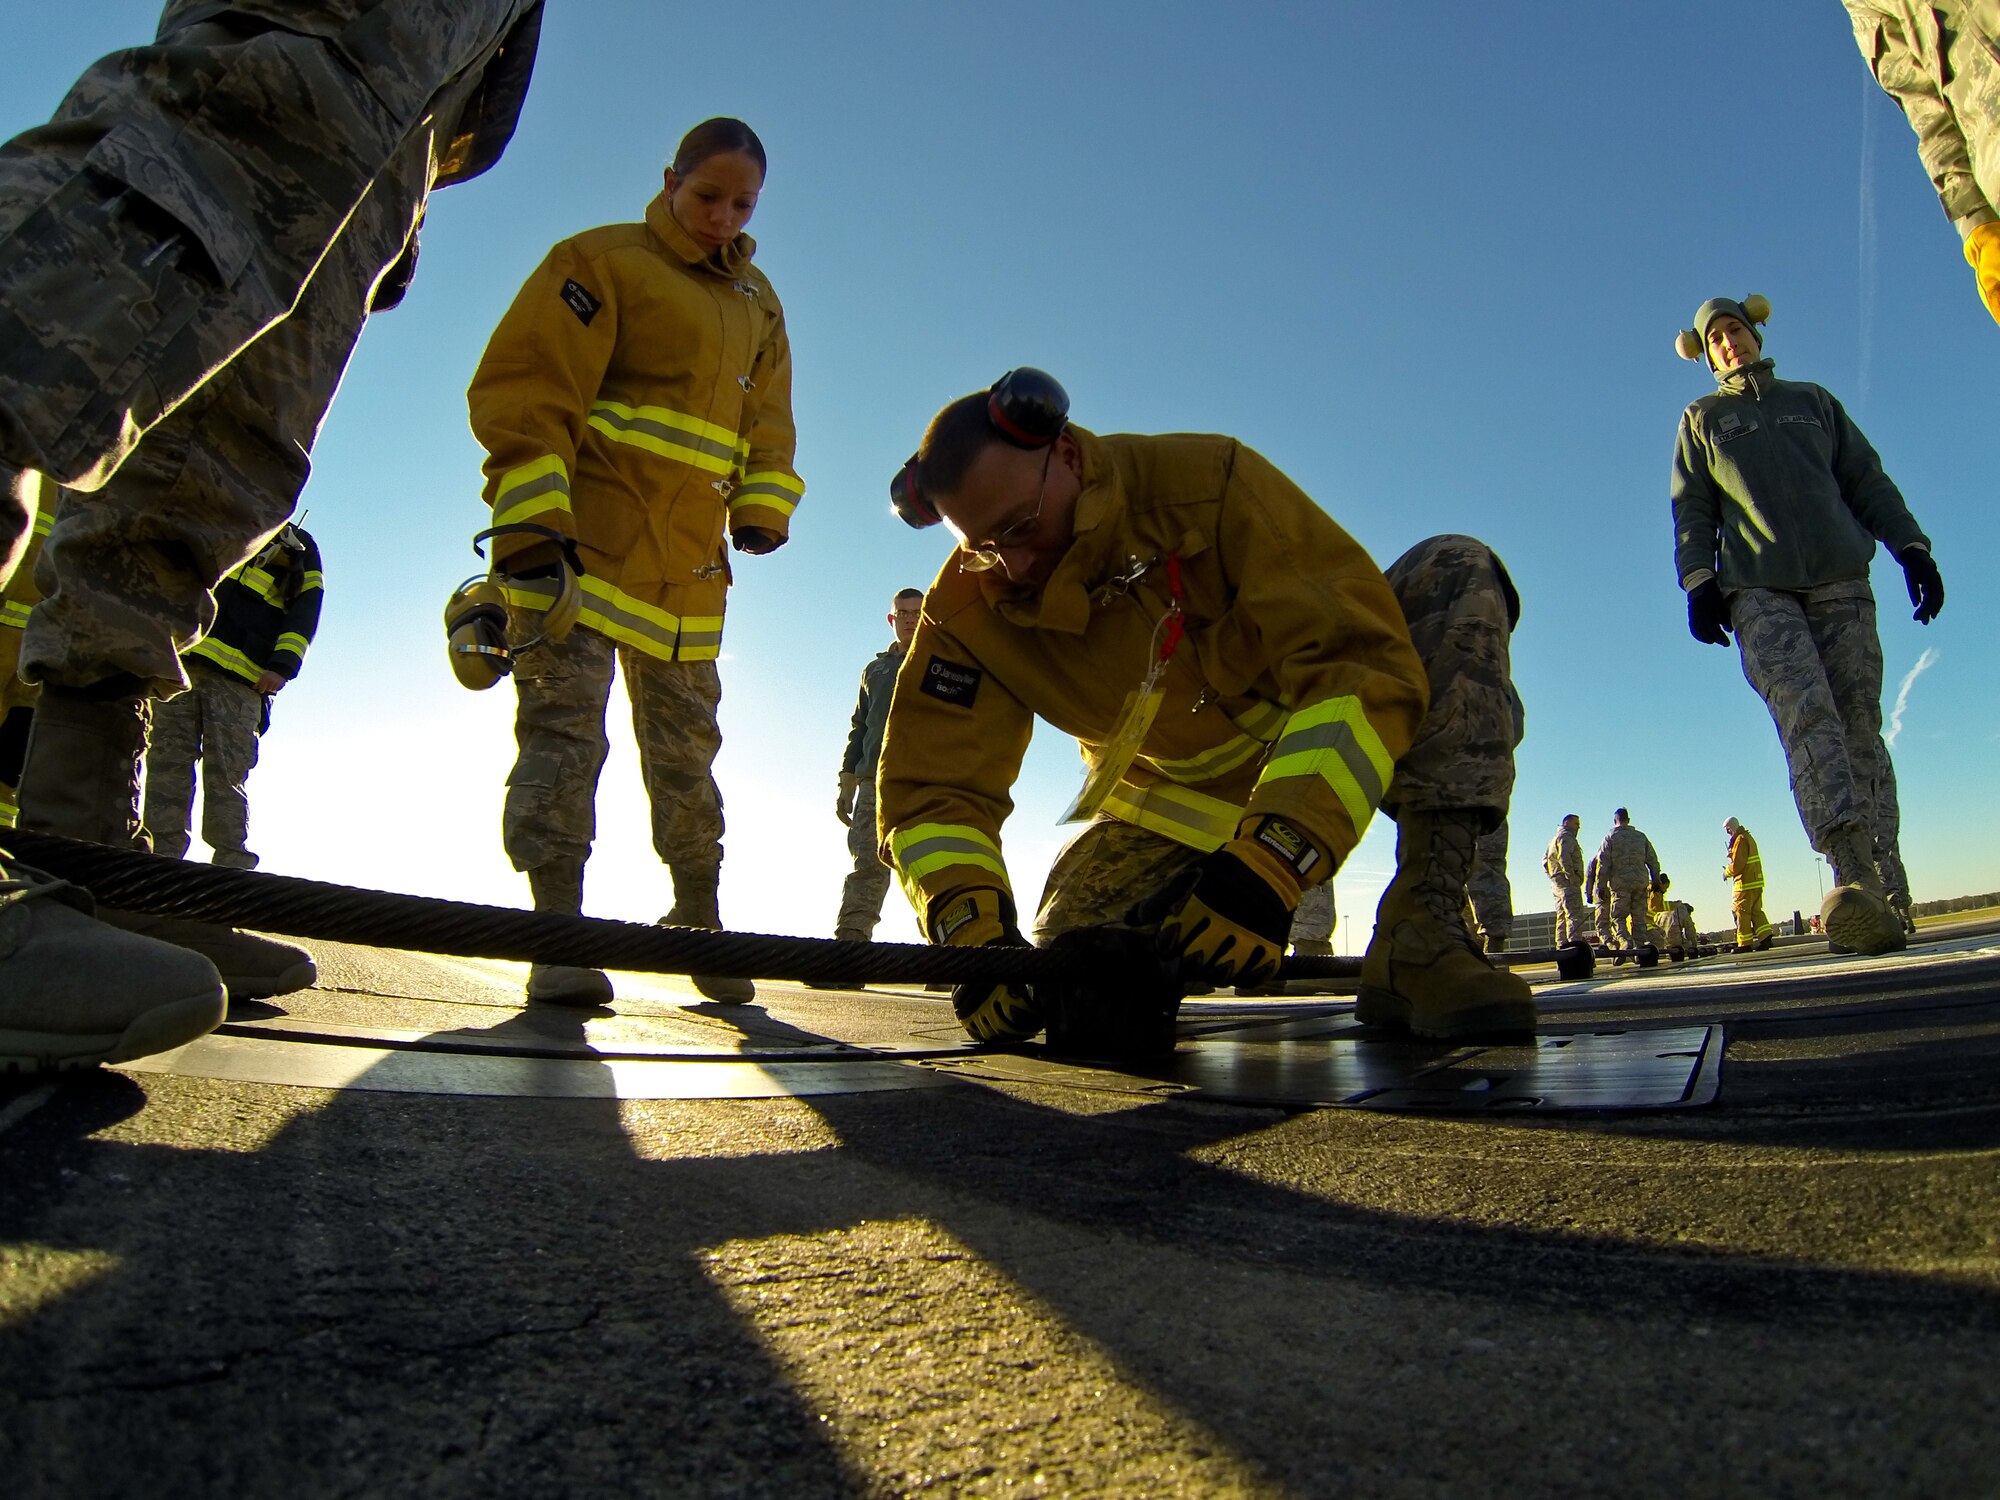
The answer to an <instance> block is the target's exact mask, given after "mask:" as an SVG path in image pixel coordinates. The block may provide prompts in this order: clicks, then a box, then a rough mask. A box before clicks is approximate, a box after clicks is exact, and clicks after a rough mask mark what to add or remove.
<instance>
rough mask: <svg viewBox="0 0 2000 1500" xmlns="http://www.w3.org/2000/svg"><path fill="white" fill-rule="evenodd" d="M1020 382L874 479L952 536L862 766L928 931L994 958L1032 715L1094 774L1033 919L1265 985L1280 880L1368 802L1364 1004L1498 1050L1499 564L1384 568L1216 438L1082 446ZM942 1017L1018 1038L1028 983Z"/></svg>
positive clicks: (1507, 1010) (1505, 617)
mask: <svg viewBox="0 0 2000 1500" xmlns="http://www.w3.org/2000/svg"><path fill="white" fill-rule="evenodd" d="M1067 414H1068V397H1067V395H1066V394H1064V393H1063V391H1062V388H1061V386H1060V385H1058V384H1057V383H1056V382H1055V381H1054V380H1053V378H1051V377H1050V376H1048V375H1046V374H1044V373H1043V372H1041V371H1039V370H1030V369H1020V370H1015V371H1011V372H1009V374H1008V375H1007V376H1006V377H1004V378H1003V379H1002V380H1001V381H1000V382H999V383H998V384H996V385H995V386H994V387H993V388H992V389H991V390H990V391H981V392H979V393H977V394H975V395H970V396H966V397H963V398H961V399H960V400H958V401H954V402H953V403H951V404H950V405H949V406H947V407H945V408H944V410H943V411H941V412H939V413H938V415H937V417H936V418H935V419H934V420H933V421H932V423H931V425H930V429H929V431H928V432H927V433H926V434H925V436H924V440H923V445H922V447H921V448H920V449H919V450H918V453H917V455H916V456H915V457H913V458H912V459H911V460H910V462H909V463H908V464H907V465H906V466H905V467H904V469H903V471H902V472H901V473H900V474H899V475H898V476H897V478H896V481H895V483H894V484H893V485H892V486H891V496H892V500H893V501H894V503H895V505H896V508H897V509H898V511H899V513H901V514H902V516H903V518H904V519H905V520H906V521H909V522H910V523H911V524H913V525H929V524H933V523H934V522H936V521H939V520H942V521H944V522H945V523H946V524H947V525H949V526H950V528H951V530H952V532H953V533H954V535H955V536H956V537H957V538H958V542H959V545H958V548H957V549H956V550H955V551H954V552H953V553H952V554H951V556H950V557H949V558H948V559H947V560H946V562H945V564H944V567H943V570H942V571H941V572H940V573H939V574H938V577H937V580H936V582H935V583H933V584H932V585H931V588H930V591H929V593H928V595H927V597H926V600H925V607H924V613H923V618H922V620H921V622H920V623H919V625H918V627H917V634H916V638H915V639H914V641H912V643H911V646H910V652H909V657H908V659H907V661H906V663H905V665H904V668H903V670H902V672H901V673H900V674H899V675H898V677H897V680H896V691H895V696H894V698H893V700H892V703H891V707H890V710H889V723H888V731H887V735H886V737H885V739H884V743H883V750H882V759H881V767H880V772H879V777H878V784H877V787H878V817H879V831H880V833H881V836H882V839H883V843H884V848H885V857H886V858H887V859H888V860H889V861H890V862H891V863H892V864H893V866H894V867H895V869H896V872H897V874H898V876H899V877H900V879H901V881H902V884H903V888H904V890H905V892H906V893H907V894H908V896H909V898H910V900H911V902H912V903H913V905H914V906H915V908H916V910H917V913H918V915H919V918H920V920H921V922H922V924H923V927H924V931H925V933H926V934H927V935H928V936H929V938H930V939H931V941H933V942H936V943H947V944H953V945H961V946H964V945H976V944H988V943H1019V942H1022V941H1024V939H1023V937H1022V935H1021V933H1020V930H1019V927H1018V925H1017V917H1016V905H1015V897H1014V892H1013V889H1012V885H1011V883H1010V881H1009V878H1008V874H1007V866H1006V862H1005V860H1004V858H1003V857H1002V852H1001V843H1000V835H1001V825H1002V823H1003V822H1004V821H1005V820H1006V818H1007V815H1008V813H1009V812H1010V811H1011V809H1012V806H1013V802H1012V797H1011V788H1012V786H1013V783H1014V780H1015V778H1016V776H1017V775H1018V774H1019V772H1020V768H1021V759H1022V755H1023V752H1024V751H1025V750H1026V748H1027V745H1028V738H1029V733H1030V731H1031V729H1032V728H1033V725H1034V721H1035V719H1036V718H1037V717H1039V718H1041V719H1043V720H1046V721H1047V722H1048V723H1050V724H1052V725H1054V726H1055V727H1056V728H1058V729H1060V730H1062V731H1064V732H1065V733H1068V734H1071V735H1074V736H1075V737H1076V738H1077V739H1078V740H1079V741H1080V742H1081V744H1082V746H1083V749H1084V754H1085V757H1086V759H1087V760H1088V761H1089V762H1090V763H1091V765H1092V768H1093V769H1092V772H1091V775H1090V777H1089V778H1088V779H1087V780H1086V782H1085V787H1084V791H1083V793H1082V795H1081V796H1080V797H1079V803H1078V806H1077V808H1076V809H1074V810H1073V816H1075V817H1078V818H1088V822H1087V823H1086V825H1085V827H1084V828H1083V829H1082V831H1081V832H1080V833H1079V834H1078V835H1077V836H1076V838H1075V839H1074V840H1073V841H1072V842H1071V843H1070V844H1069V846H1068V847H1067V848H1066V849H1065V850H1064V851H1063V852H1062V854H1061V855H1060V856H1059V857H1058V859H1057V861H1056V864H1055V867H1054V869H1053V870H1052V871H1051V872H1050V875H1049V880H1048V885H1047V888H1046V889H1045V890H1044V892H1043V894H1042V899H1041V903H1040V908H1039V912H1038V914H1037V916H1036V917H1035V920H1034V933H1035V936H1036V937H1037V938H1038V939H1042V940H1047V939H1050V938H1053V937H1055V936H1056V935H1058V934H1061V933H1063V932H1067V931H1071V930H1073V929H1077V928H1082V927H1090V926H1096V925H1101V924H1116V923H1124V922H1128V921H1129V922H1130V923H1131V924H1132V925H1138V926H1144V927H1151V928H1154V929H1156V931H1157V935H1158V942H1159V944H1160V947H1161V949H1162V951H1163V952H1164V953H1165V954H1166V955H1167V956H1168V957H1170V958H1173V959H1176V960H1178V963H1179V972H1180V975H1181V977H1182V979H1183V980H1184V981H1186V982H1203V981H1205V982H1209V983H1213V984H1218V985H1226V984H1238V983H1244V982H1249V983H1255V982H1257V981H1258V980H1260V979H1264V978H1268V977H1269V975H1270V974H1271V973H1272V972H1273V970H1274V969H1275V967H1276V964H1277V961H1278V958H1279V955H1281V954H1282V953H1283V952H1284V949H1285V942H1286V937H1287V933H1288V930H1289V929H1290V927H1291V923H1292V915H1293V911H1294V909H1295V908H1296V907H1297V906H1298V904H1299V900H1300V896H1301V894H1302V892H1304V891H1305V890H1307V889H1308V888H1310V887H1313V886H1316V885H1319V884H1320V883H1322V882H1324V881H1325V880H1327V879H1329V878H1330V877H1331V876H1332V875H1333V874H1334V872H1335V871H1336V870H1337V869H1338V868H1339V866H1340V864H1341V862H1342V861H1343V860H1345V859H1346V858H1347V856H1348V854H1349V853H1350V852H1351V851H1352V850H1353V848H1354V846H1355V844H1356V843H1357V842H1358V841H1359V839H1360V837H1361V834H1362V831H1363V829H1365V828H1366V827H1367V825H1368V821H1369V819H1370V818H1371V817H1372V816H1373V815H1374V812H1375V810H1376V808H1377V807H1385V808H1388V809H1390V810H1391V811H1392V812H1393V813H1394V815H1395V816H1396V818H1397V820H1398V824H1399V829H1398V834H1399V836H1398V847H1397V870H1396V875H1395V878H1394V879H1393V880H1392V881H1391V883H1390V886H1389V889H1388V890H1387V892H1386V893H1385V894H1384V896H1383V898H1382V904H1381V907H1380V910H1379V911H1378V912H1377V916H1376V928H1375V935H1374V938H1373V941H1372V942H1371V943H1370V944H1369V947H1368V952H1367V956H1366V961H1365V968H1364V972H1363V983H1362V990H1361V997H1360V1003H1359V1014H1360V1016H1361V1018H1362V1019H1363V1020H1364V1021H1366V1022H1370V1023H1376V1024H1384V1025H1390V1026H1395V1027H1398V1028H1407V1029H1408V1030H1411V1031H1414V1032H1417V1033H1419V1034H1422V1035H1427V1036H1456V1035H1465V1034H1472V1033H1484V1032H1517V1031H1521V1030H1525V1029H1528V1028H1530V1027H1532V1025H1533V1023H1534V1004H1533V1001H1532V998H1531V996H1530V993H1529V990H1528V987H1527V985H1526V983H1525V982H1524V981H1522V980H1521V979H1520V978H1518V977H1517V976H1515V975H1513V974H1510V973H1508V972H1506V971H1504V970H1501V969H1496V968H1494V967H1493V966H1492V964H1491V963H1490V962H1489V961H1488V960H1487V958H1486V957H1485V955H1484V954H1483V953H1482V952H1480V950H1479V947H1478V945H1477V943H1476V942H1475V940H1474V939H1473V938H1472V936H1471V935H1470V934H1469V933H1468V932H1467V930H1466V927H1465V923H1464V917H1463V909H1464V906H1465V895H1466V893H1465V883H1466V877H1467V875H1468V873H1469V871H1470V869H1471V866H1472V860H1473V853H1474V843H1475V841H1476V840H1477V839H1478V837H1479V836H1480V835H1481V834H1482V833H1485V832H1487V831H1489V830H1491V829H1492V828H1494V827H1496V826H1497V825H1498V823H1499V821H1500V820H1501V818H1503V817H1504V816H1505V814H1506V810H1507V805H1508V801H1509V799H1510V797H1511V795H1512V790H1513V777H1514V766H1513V748H1514V745H1515V744H1516V743H1517V742H1518V740H1519V737H1520V730H1519V728H1518V726H1517V723H1516V720H1515V717H1514V711H1513V706H1512V701H1511V695H1510V687H1511V684H1510V681H1509V669H1508V637H1509V634H1510V632H1511V631H1512V628H1513V624H1514V621H1515V619H1516V618H1517V617H1518V614H1519V602H1518V599H1517V598H1516V596H1515V593H1514V589H1513V585H1512V583H1511V582H1510V581H1509V580H1508V578H1507V574H1506V572H1505V570H1504V569H1503V568H1502V567H1501V565H1500V562H1499V559H1498V558H1496V557H1495V556H1494V555H1493V553H1492V552H1491V551H1490V550H1488V549H1487V548H1486V547H1485V546H1484V545H1483V544H1481V543H1479V542H1477V541H1475V540H1473V539H1472V538H1470V537H1462V536H1448V537H1436V538H1432V539H1431V540H1430V541H1427V542H1424V543H1421V544H1419V545H1418V546H1417V547H1415V548H1413V549H1412V550H1411V551H1410V552H1408V553H1407V554H1405V555H1404V556H1403V557H1402V558H1401V559H1400V560H1399V561H1397V562H1396V563H1395V564H1394V565H1393V566H1392V567H1391V568H1390V570H1389V573H1388V575H1387V576H1386V577H1385V576H1384V575H1383V573H1382V571H1381V570H1380V569H1379V568H1378V567H1377V566H1376V565H1375V563H1374V562H1373V561H1372V560H1371V559H1370V558H1369V556H1368V554H1367V553H1366V552H1364V551H1363V550H1362V549H1361V547H1360V546H1359V545H1358V544H1357V543H1356V542H1355V541H1354V540H1353V538H1351V537H1350V536H1348V534H1347V533H1346V532H1345V531H1343V530H1342V529H1341V528H1340V526H1339V525H1337V524H1336V523H1335V522H1334V520H1333V519H1332V518H1331V517H1330V516H1328V515H1327V513H1326V512H1325V511H1323V510H1322V509H1320V507H1319V506H1318V505H1316V504H1315V503H1314V502H1313V501H1312V499H1311V498H1310V497H1309V496H1307V495H1306V494H1305V493H1304V492H1303V491H1301V490H1300V489H1299V487H1298V486H1297V485H1295V484H1293V483H1292V481H1291V480H1289V479H1288V478H1286V477H1285V475H1284V474H1282V473H1280V472H1279V470H1278V469H1277V468H1276V467H1275V466H1274V465H1273V464H1272V463H1271V462H1270V461H1269V460H1268V459H1266V458H1264V457H1263V456H1262V455H1261V454H1259V453H1257V452H1255V451H1253V450H1252V449H1251V448H1249V447H1248V446H1246V445H1245V444H1243V443H1241V442H1239V441H1237V440H1236V439H1234V438H1231V437H1224V436H1214V435H1176V436H1169V437H1148V436H1138V435H1131V434H1120V435H1116V436H1100V435H1098V434H1096V433H1092V432H1088V431H1086V430H1085V429H1083V428H1082V427H1078V426H1075V425H1073V424H1070V423H1069V422H1068V421H1067ZM954 1002H955V1007H956V1009H957V1012H958V1015H959V1018H960V1020H961V1022H962V1023H963V1024H964V1026H965V1028H966V1030H967V1031H968V1032H969V1033H970V1034H971V1035H973V1036H974V1037H976V1038H979V1039H981V1040H985V1041H992V1042H1002V1043H1004V1042H1010V1041H1019V1040H1023V1039H1025V1038H1028V1037H1031V1036H1033V1035H1034V1034H1035V1033H1036V1032H1037V1031H1038V1030H1039V1029H1041V1027H1042V1025H1043V1023H1044V1020H1045V1016H1044V1013H1043V1011H1042V1009H1040V1008H1038V1006H1037V1003H1036V999H1035V996H1034V993H1033V989H1032V986H1027V985H1021V984H1014V985H1004V984H1002V985H996V984H991V983H969V984H962V985H960V986H959V987H958V989H957V991H956V992H955V994H954Z"/></svg>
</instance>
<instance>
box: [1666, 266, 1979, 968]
mask: <svg viewBox="0 0 2000 1500" xmlns="http://www.w3.org/2000/svg"><path fill="white" fill-rule="evenodd" d="M1769 316H1770V305H1769V303H1767V302H1766V301H1765V300H1764V299H1763V298H1761V297H1752V298H1749V299H1747V300H1746V301H1745V302H1735V301H1732V300H1730V299H1729V298H1726V297H1718V298H1712V299H1710V300H1709V301H1708V302H1705V303H1703V304H1702V305H1701V307H1700V309H1699V310H1698V311H1697V312H1696V315H1695V327H1694V328H1693V329H1691V330H1687V331H1684V332H1683V333H1682V334H1681V335H1680V337H1679V338H1678V340H1677V341H1676V347H1677V348H1678V349H1679V351H1680V352H1681V354H1682V355H1683V356H1684V357H1686V358H1688V359H1694V358H1698V357H1700V356H1702V355H1703V354H1706V356H1707V358H1708V362H1709V368H1710V370H1711V372H1712V373H1714V375H1715V378H1716V382H1717V386H1718V389H1717V390H1716V391H1715V392H1714V393H1713V394H1711V395H1708V396H1704V397H1702V398H1701V399H1699V400H1697V401H1696V402H1694V403H1693V404H1692V405H1690V406H1689V407H1688V409H1687V410H1686V412H1684V413H1683V414H1682V417H1681V423H1680V432H1679V436H1678V440H1677V442H1676V444H1675V449H1674V466H1673V481H1672V497H1673V514H1674V532H1675V554H1674V561H1675V567H1676V570H1677V572H1678V573H1679V575H1680V581H1681V587H1682V588H1683V589H1685V590H1686V591H1687V595H1688V627H1689V630H1690V631H1691V633H1692V634H1693V635H1694V637H1695V639H1697V640H1700V641H1705V642H1709V643H1712V644H1715V645H1720V646H1727V645H1728V644H1729V634H1728V632H1729V631H1731V630H1734V631H1735V633H1736V646H1737V649H1738V652H1739V653H1740V655H1741V657H1742V661H1743V675H1744V676H1745V677H1746V678H1747V679H1748V680H1749V682H1750V685H1751V686H1752V687H1754V688H1755V689H1756V690H1757V694H1758V696H1759V697H1761V698H1762V699H1763V700H1764V703H1765V706H1766V707H1767V708H1769V709H1770V711H1771V719H1772V722H1773V723H1774V724H1776V726H1777V729H1778V738H1779V740H1780V742H1781V743H1782V744H1783V745H1784V747H1785V759H1786V762H1787V764H1788V766H1789V768H1790V772H1791V784H1792V796H1793V798H1794V800H1795V801H1796V802H1797V803H1798V809H1799V818H1800V821H1801V822H1802V823H1803V824H1804V825H1805V830H1806V833H1807V835H1808V836H1809V837H1810V838H1811V840H1812V845H1813V848H1814V849H1816V850H1818V851H1819V852H1820V853H1822V854H1824V855H1826V856H1827V858H1828V859H1829V860H1830V861H1831V862H1832V864H1833V869H1834V879H1835V889H1834V891H1833V893H1832V894H1831V895H1829V896H1828V897H1827V898H1826V903H1825V905H1824V907H1823V908H1822V910H1821V913H1820V915H1821V918H1822V920H1823V921H1824V923H1825V925H1826V927H1827V930H1828V933H1829V934H1830V935H1831V936H1832V937H1833V938H1834V939H1835V940H1836V941H1839V942H1841V943H1844V944H1846V945H1847V946H1848V947H1850V948H1853V949H1856V950H1857V951H1859V952H1863V953H1881V952H1884V951H1887V950H1890V949H1894V948H1900V947H1902V946H1903V942H1904V935H1905V930H1906V913H1907V909H1908V904H1909V893H1908V881H1907V877H1906V876H1904V875H1903V873H1902V871H1901V870H1900V868H1899V869H1898V870H1897V871H1896V874H1895V878H1896V881H1897V886H1896V887H1891V886H1890V885H1889V884H1888V883H1887V881H1886V880H1885V876H1884V872H1883V871H1882V870H1881V869H1880V867H1879V866H1878V863H1877V853H1878V851H1879V850H1881V849H1882V848H1883V847H1884V845H1885V843H1886V844H1888V845H1889V846H1892V847H1893V844H1894V839H1893V838H1889V839H1886V840H1885V838H1884V835H1883V832H1882V830H1881V829H1879V828H1878V827H1877V826H1876V825H1877V822H1878V820H1880V819H1882V817H1883V812H1882V810H1881V809H1878V807H1877V799H1878V798H1879V797H1880V796H1881V795H1882V793H1883V789H1884V788H1886V787H1888V786H1889V785H1890V784H1891V780H1892V778H1893V776H1894V770H1893V768H1892V767H1890V765H1889V761H1888V749H1887V747H1886V746H1885V745H1884V744H1883V742H1882V733H1881V731H1882V643H1881V640H1880V638H1879V637H1878V636H1877V634H1876V630H1875V596H1874V593H1873V591H1872V590H1871V589H1870V587H1869V583H1868V569H1869V564H1870V562H1871V561H1872V560H1873V557H1874V554H1875V548H1876V545H1877V543H1878V542H1879V543H1882V544H1885V545H1887V546H1888V547H1889V549H1890V550H1891V551H1892V552H1893V553H1894V554H1895V557H1896V560H1897V561H1898V562H1899V563H1900V564H1901V565H1902V568H1903V572H1904V576H1905V580H1906V582H1907V585H1908V588H1909V595H1910V602H1911V604H1913V605H1914V606H1916V610H1915V614H1914V616H1913V618H1915V619H1916V620H1917V621H1918V622H1919V623H1922V624H1929V623H1930V621H1931V620H1932V619H1933V618H1934V617H1935V616H1936V615H1937V613H1938V611H1939V610H1941V609H1942V608H1943V607H1944V581H1943V579H1942V578H1941V577H1940V576H1939V573H1938V568H1937V564H1936V562H1935V561H1934V560H1933V559H1932V557H1931V547H1930V540H1929V539H1928V538H1927V537H1926V536H1925V535H1924V533H1923V531H1922V530H1921V529H1920V528H1919V527H1918V525H1917V523H1916V520H1915V519H1914V518H1913V517H1912V516H1911V514H1910V511H1909V507H1908V506H1907V505H1905V504H1904V502H1903V497H1902V494H1901V493H1900V492H1899V491H1898V490H1897V488H1896V486H1895V485H1894V483H1892V482H1891V481H1890V479H1889V476H1888V475H1887V474H1885V473H1883V471H1882V462H1881V460H1880V459H1879V458H1878V457H1877V456H1876V453H1875V450H1874V448H1873V447H1871V446H1870V444H1869V442H1868V439H1867V438H1866V437H1864V436H1863V435H1862V433H1861V430H1860V428H1858V427H1856V426H1855V425H1854V423H1853V421H1852V420H1851V419H1850V418H1849V417H1848V415H1847V413H1846V411H1845V410H1844V409H1843V408H1842V407H1841V405H1840V403H1839V402H1838V401H1836V400H1835V399H1834V397H1833V395H1832V394H1831V393H1830V392H1828V391H1826V390H1825V389H1823V388H1822V387H1820V386H1817V385H1811V384H1808V383H1806V382H1804V381H1792V380H1780V379H1778V378H1777V376H1776V374H1775V373H1774V367H1773V365H1772V362H1771V361H1770V360H1769V359H1768V358H1764V357H1762V352H1763V335H1762V334H1761V333H1759V332H1758V329H1757V325H1758V324H1759V323H1760V322H1762V321H1763V320H1764V319H1765V318H1767V317H1769ZM1898 821H1900V820H1899V819H1898ZM1896 864H1897V865H1898V866H1900V864H1901V859H1900V856H1898V857H1897V858H1896ZM1898 888H1899V889H1898ZM1892 890H1895V892H1896V894H1897V895H1898V896H1899V902H1892V901H1891V900H1890V899H1889V898H1890V895H1891V892H1892Z"/></svg>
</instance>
